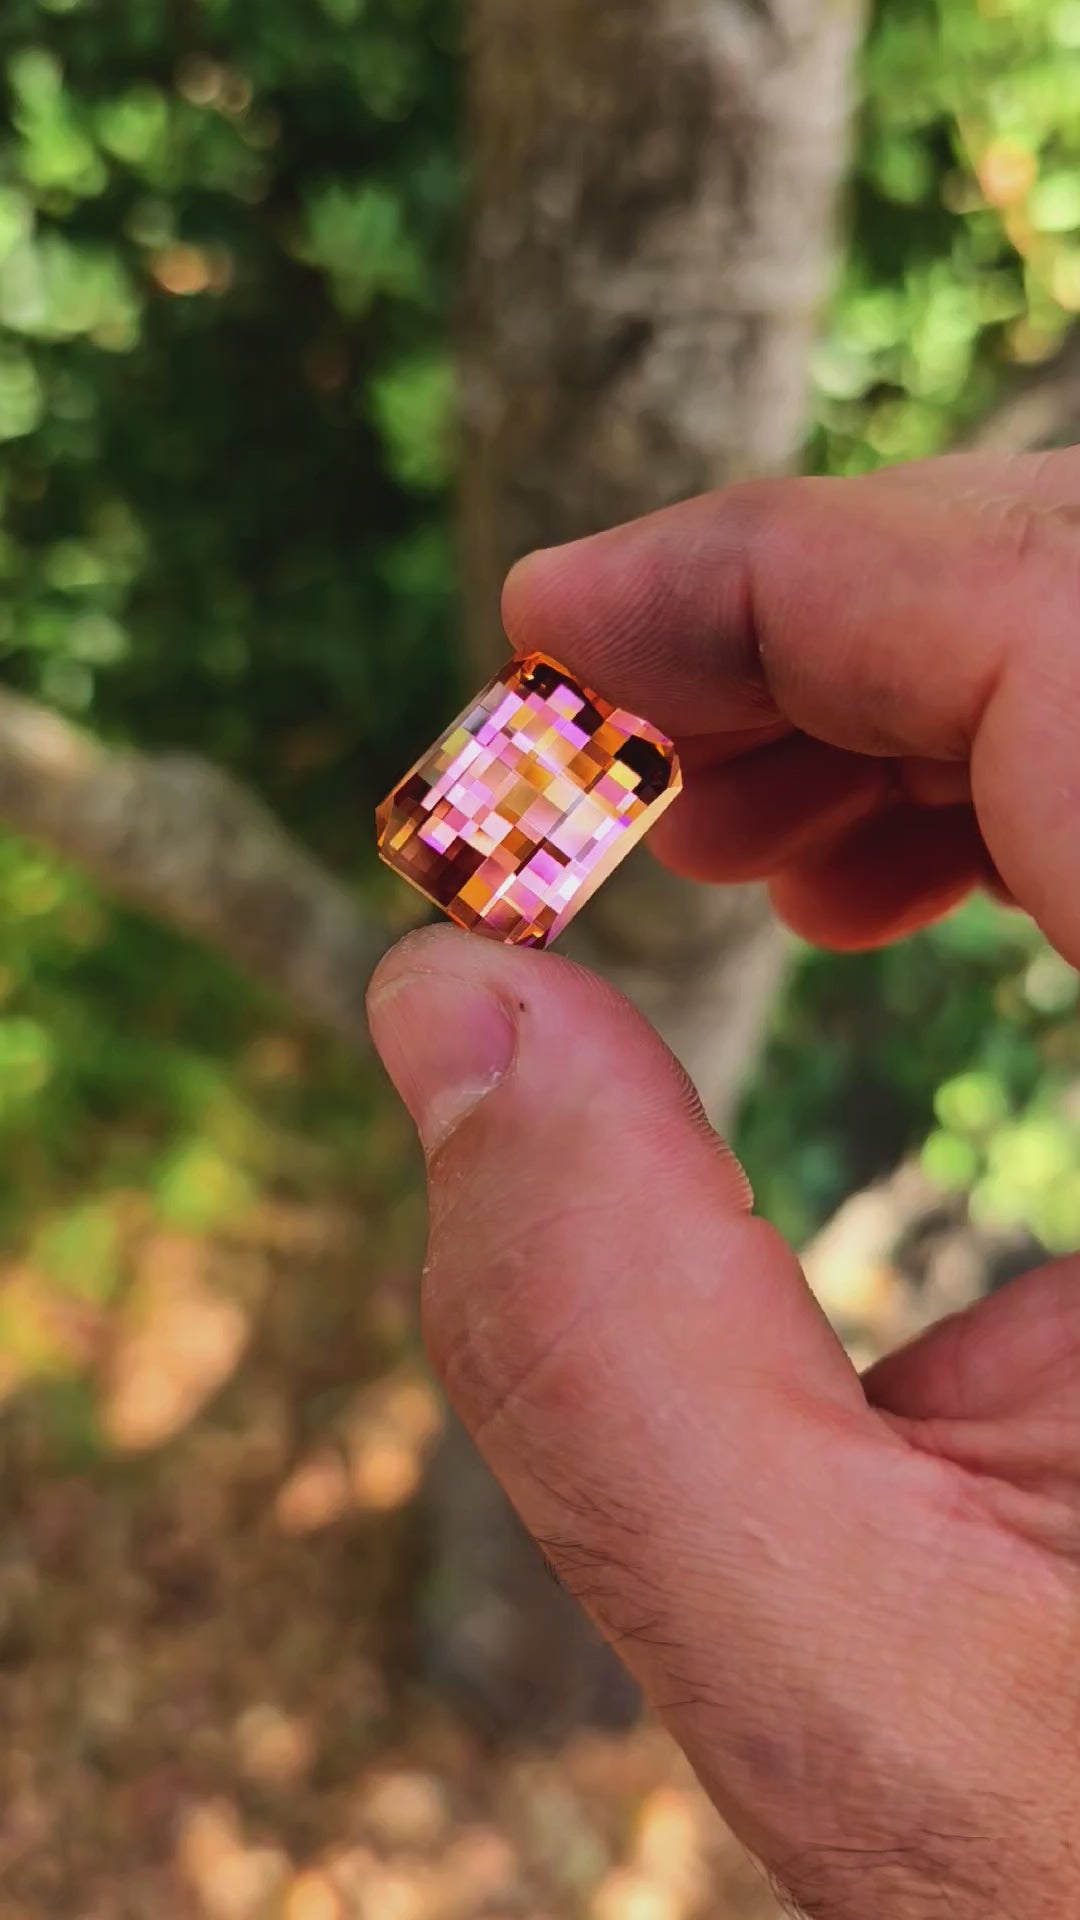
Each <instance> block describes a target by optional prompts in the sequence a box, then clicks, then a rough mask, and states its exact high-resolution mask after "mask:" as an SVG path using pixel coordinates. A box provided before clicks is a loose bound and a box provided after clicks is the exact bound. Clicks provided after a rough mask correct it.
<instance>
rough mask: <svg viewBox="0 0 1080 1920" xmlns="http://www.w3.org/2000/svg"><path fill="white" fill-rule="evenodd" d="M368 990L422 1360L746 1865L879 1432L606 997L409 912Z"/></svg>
mask: <svg viewBox="0 0 1080 1920" xmlns="http://www.w3.org/2000/svg"><path fill="white" fill-rule="evenodd" d="M369 1008H370V1018H371V1025H372V1030H373V1033H374V1037H375V1041H376V1044H377V1046H378V1048H379V1051H380V1052H381V1054H382V1057H383V1060H384V1061H385V1063H386V1066H387V1068H388V1070H389V1072H390V1074H391V1076H392V1078H393V1079H394V1081H395V1082H396V1084H397V1086H398V1088H399V1090H400V1091H401V1093H402V1094H403V1096H404V1098H405V1100H406V1102H407V1104H408V1106H409V1108H410V1110H411V1112H412V1114H413V1116H414V1118H415V1120H416V1122H417V1125H418V1128H419V1131H420V1134H421V1138H422V1140H423V1143H424V1147H425V1151H426V1154H427V1158H428V1168H429V1182H430V1215H431V1244H430V1254H429V1260H428V1264H427V1269H426V1274H425V1282H424V1319H425V1333H426V1338H427V1341H428V1345H429V1348H430V1351H431V1354H432V1358H433V1361H434V1364H435V1366H436V1367H437V1369H438V1371H439V1372H440V1374H441V1375H442V1377H443V1379H444V1381H445V1383H446V1387H447V1390H448V1392H449V1395H450V1397H451V1399H452V1400H453V1402H454V1403H455V1405H456V1406H457V1408H458V1411H459V1412H460V1414H461V1416H462V1418H463V1419H464V1421H465V1423H466V1425H467V1426H468V1427H469V1428H470V1429H471V1431H472V1433H473V1435H474V1437H475V1439H476V1441H477V1442H478V1444H479V1446H480V1448H481V1450H482V1452H483V1453H484V1454H485V1456H486V1457H487V1459H488V1461H489V1463H490V1465H491V1466H492V1468H493V1469H494V1471H495V1473H496V1474H497V1475H498V1477H499V1478H500V1479H501V1480H502V1482H503V1484H504V1485H505V1487H506V1488H507V1490H508V1492H509V1494H510V1496H511V1498H512V1500H513V1501H514V1504H515V1505H516V1506H517V1508H518V1510H519V1512H520V1513H521V1515H522V1518H523V1519H524V1521H525V1522H526V1524H527V1525H528V1527H529V1528H530V1529H531V1531H532V1532H533V1533H534V1534H535V1535H536V1537H537V1538H538V1540H539V1541H540V1544H541V1546H542V1547H543V1549H544V1551H545V1553H546V1554H547V1556H548V1558H549V1559H550V1561H551V1563H552V1565H553V1566H554V1568H555V1571H556V1572H557V1574H558V1575H559V1576H560V1578H561V1579H562V1580H563V1581H564V1583H565V1584H566V1585H567V1586H568V1587H569V1588H570V1589H571V1590H572V1591H573V1592H574V1593H575V1594H576V1595H577V1597H578V1598H579V1599H580V1600H581V1601H582V1602H583V1603H584V1605H585V1606H586V1607H587V1608H588V1610H589V1612H590V1613H591V1614H592V1615H593V1616H594V1618H595V1619H596V1621H597V1622H598V1623H599V1625H600V1627H601V1629H602V1630H603V1631H604V1632H605V1633H606V1634H607V1636H608V1637H609V1638H610V1639H611V1640H612V1641H613V1642H615V1643H616V1644H617V1645H618V1647H619V1650H620V1652H621V1654H622V1655H623V1657H624V1659H625V1660H626V1662H627V1664H628V1665H629V1666H630V1667H631V1669H632V1670H633V1672H634V1673H635V1675H636V1677H637V1678H638V1680H639V1681H640V1683H641V1685H642V1686H643V1688H644V1690H645V1692H646V1694H647V1695H648V1696H649V1697H650V1699H651V1700H652V1702H653V1704H654V1705H655V1706H656V1707H657V1708H658V1709H659V1710H660V1711H661V1712H662V1713H663V1714H664V1716H665V1718H666V1719H667V1720H668V1722H669V1724H670V1725H671V1727H672V1729H673V1731H674V1732H675V1733H676V1735H677V1737H678V1739H679V1740H680V1741H681V1743H682V1744H683V1745H684V1746H685V1747H686V1748H687V1750H688V1751H689V1752H690V1754H691V1757H692V1759H693V1760H694V1761H695V1764H696V1765H697V1766H698V1768H699V1770H700V1771H701V1773H702V1774H703V1776H704V1777H705V1779H706V1781H707V1783H708V1784H709V1785H710V1786H711V1788H712V1790H713V1791H714V1793H715V1794H716V1797H717V1798H718V1800H720V1801H721V1803H722V1804H723V1806H724V1808H725V1810H726V1811H727V1812H728V1814H729V1817H732V1818H733V1819H734V1820H735V1824H736V1825H737V1826H738V1827H739V1828H740V1829H741V1831H742V1833H743V1837H744V1838H746V1839H747V1840H748V1841H749V1843H750V1844H751V1845H754V1846H756V1847H757V1848H758V1850H759V1851H761V1852H763V1853H765V1854H766V1855H768V1854H769V1853H770V1852H771V1851H774V1850H775V1846H776V1843H777V1835H778V1833H784V1835H785V1837H786V1840H787V1841H788V1842H790V1837H791V1836H790V1824H791V1816H790V1808H788V1809H787V1811H786V1812H784V1813H783V1814H781V1812H780V1810H779V1806H778V1805H777V1806H773V1804H772V1803H773V1801H774V1800H776V1801H779V1800H782V1799H784V1798H785V1797H786V1795H785V1794H784V1793H783V1792H782V1779H783V1776H784V1774H785V1772H787V1777H788V1779H789V1784H790V1769H785V1768H784V1767H781V1768H780V1770H779V1774H778V1772H777V1766H776V1754H777V1742H778V1741H779V1740H780V1737H781V1730H782V1729H785V1728H786V1729H787V1737H788V1739H789V1741H790V1745H791V1752H792V1758H791V1767H792V1768H795V1769H798V1768H799V1767H800V1766H801V1764H802V1763H801V1760H800V1758H799V1754H800V1747H801V1744H802V1743H804V1742H805V1738H806V1733H805V1729H802V1730H800V1728H799V1726H798V1724H797V1723H795V1716H793V1710H792V1701H793V1698H794V1699H795V1700H798V1701H800V1702H809V1700H810V1699H811V1697H812V1696H813V1694H814V1691H815V1689H816V1688H820V1687H821V1686H822V1685H823V1684H825V1685H827V1686H828V1688H829V1694H830V1701H831V1703H832V1709H833V1711H835V1710H836V1709H837V1707H838V1704H839V1695H840V1694H842V1692H843V1685H844V1683H843V1682H842V1681H838V1680H837V1677H836V1676H837V1669H838V1667H839V1666H840V1664H841V1663H842V1664H843V1668H844V1671H845V1672H846V1673H847V1674H850V1673H851V1672H852V1646H853V1635H855V1636H856V1637H857V1626H858V1623H859V1621H860V1620H861V1618H862V1614H863V1610H864V1608H865V1603H866V1594H867V1577H868V1576H867V1564H866V1563H867V1559H868V1556H869V1555H870V1554H871V1553H872V1551H873V1546H872V1542H873V1539H874V1537H875V1536H876V1535H877V1534H878V1531H879V1530H878V1529H877V1528H873V1527H870V1526H868V1516H870V1515H873V1514H876V1512H877V1509H878V1504H879V1501H880V1492H879V1490H878V1489H877V1487H876V1486H875V1484H874V1473H873V1466H872V1460H873V1458H874V1457H875V1456H876V1454H877V1453H878V1452H884V1453H885V1454H887V1455H888V1456H889V1458H890V1459H891V1458H892V1456H893V1452H894V1451H895V1452H897V1453H899V1452H900V1451H902V1449H901V1447H900V1443H899V1441H896V1440H894V1439H893V1437H892V1436H891V1435H890V1434H889V1433H888V1430H887V1429H886V1428H884V1427H882V1426H881V1424H880V1423H879V1422H877V1421H876V1420H875V1419H874V1417H873V1416H872V1415H871V1414H870V1412H869V1411H868V1409H867V1406H866V1402H865V1397H864V1395H863V1392H862V1389H861V1386H860V1384H859V1382H858V1379H857V1377H856V1375H855V1374H854V1372H853V1371H852V1369H851V1368H850V1366H849V1364H848V1361H847V1360H846V1358H845V1356H844V1354H843V1352H842V1350H841V1348H840V1347H839V1345H838V1344H837V1342H836V1340H835V1338H834V1336H833V1334H832V1332H831V1331H830V1329H829V1327H828V1326H827V1324H826V1322H825V1320H824V1319H823V1317H822V1316H821V1314H820V1312H819V1310H818V1308H817V1306H816V1304H815V1302H814V1300H813V1298H812V1296H811V1294H810V1292H809V1291H808V1289H807V1287H806V1284H805V1282H804V1279H803V1277H802V1274H801V1272H800V1270H799V1267H798V1265H797V1262H796V1261H795V1258H794V1256H793V1255H792V1254H791V1252H790V1251H789V1250H788V1248H787V1247H786V1246H785V1245H784V1243H783V1242H782V1241H781V1240H780V1239H779V1238H778V1236H777V1235H776V1234H775V1233H774V1232H773V1230H772V1229H771V1228H770V1227H768V1226H767V1225H766V1224H765V1223H764V1222H762V1221H760V1220H757V1219H755V1218H753V1216H752V1214H751V1211H750V1196H749V1191H748V1187H747V1183H746V1180H745V1177H744V1175H743V1174H742V1172H741V1170H740V1168H739V1166H738V1164H737V1162H736V1161H735V1160H734V1158H733V1156H732V1155H731V1154H730V1153H729V1152H728V1150H727V1149H726V1148H725V1147H724V1146H723V1145H722V1143H721V1142H720V1141H719V1140H718V1139H717V1137H716V1136H715V1134H714V1133H713V1132H712V1131H711V1129H710V1128H709V1126H708V1124H707V1122H706V1120H705V1118H704V1115H703V1112H702V1110H701V1107H700V1105H699V1103H698V1101H697V1099H696V1096H695V1095H694V1094H693V1091H692V1089H691V1087H690V1085H689V1083H688V1081H687V1079H686V1077H685V1075H684V1074H683V1073H682V1071H681V1069H680V1068H679V1067H678V1066H677V1064H676V1062H675V1061H674V1059H673V1058H672V1056H671V1055H670V1054H669V1053H668V1052H667V1050H666V1048H665V1047H664V1046H663V1045H662V1043H661V1042H660V1040H659V1039H658V1038H657V1037H656V1035H655V1034H654V1033H652V1032H651V1030H650V1029H649V1028H648V1027H647V1026H646V1025H645V1024H644V1023H643V1022H642V1021H641V1020H640V1019H639V1018H638V1016H637V1015H636V1014H635V1013H634V1012H633V1011H632V1009H631V1008H630V1007H629V1005H628V1004H627V1003H626V1002H625V1001H623V1000H622V999H621V998H620V997H619V996H618V995H617V994H615V993H614V992H613V991H612V989H610V988H609V987H608V986H606V985H604V984H602V983H601V982H599V981H598V980H596V979H594V978H592V977H591V976H589V975H587V974H586V973H584V972H583V971H581V970H580V969H579V968H577V967H575V966H573V965H571V964H569V963H568V962H566V961H563V960H559V959H556V958H553V957H551V956H549V955H537V954H526V953H522V952H518V951H515V950H512V949H505V948H500V947H497V946H493V945H488V944H486V943H484V942H481V941H477V940H470V939H468V938H467V937H466V936H463V935H461V934H457V933H453V932H451V931H448V930H445V931H444V930H437V931H436V930H430V931H426V932H424V933H421V934H419V935H414V936H412V937H411V938H410V939H408V940H407V941H406V942H405V943H404V945H403V946H401V947H399V948H398V949H397V950H396V952H394V953H393V954H391V955H390V956H389V958H388V959H387V960H385V961H384V962H383V964H382V966H381V967H380V969H379V971H378V973H377V975H376V977H375V980H374V981H373V983H372V987H371V991H370V996H369ZM864 1637H865V1636H864ZM874 1657H875V1656H874V1654H873V1652H872V1651H871V1650H870V1649H868V1650H867V1664H869V1663H870V1662H871V1661H872V1660H873V1659H874ZM857 1664H858V1663H857V1662H856V1665H857ZM864 1673H865V1668H864ZM819 1674H822V1675H823V1676H824V1679H819V1677H818V1676H819ZM770 1836H771V1840H772V1845H771V1846H770Z"/></svg>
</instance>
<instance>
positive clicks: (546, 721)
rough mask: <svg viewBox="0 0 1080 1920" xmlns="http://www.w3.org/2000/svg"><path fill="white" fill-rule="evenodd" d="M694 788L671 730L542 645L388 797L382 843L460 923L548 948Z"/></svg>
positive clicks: (379, 816) (510, 668) (501, 677)
mask: <svg viewBox="0 0 1080 1920" xmlns="http://www.w3.org/2000/svg"><path fill="white" fill-rule="evenodd" d="M681 788H682V774H681V769H680V766H679V758H678V754H677V753H676V750H675V747H674V744H673V743H672V741H670V740H669V739H668V738H667V737H666V735H664V734H662V733H661V732H660V731H659V730H658V728H656V727H653V726H652V725H651V724H650V723H649V722H648V721H646V720H643V719H641V718H639V717H638V716H637V715H636V714H632V713H629V712H627V711H626V710H625V709H623V708H619V707H615V706H613V705H612V704H611V703H610V702H609V701H606V700H604V699H603V698H602V697H601V696H600V695H599V694H597V693H594V692H592V691H591V689H589V688H588V687H585V686H584V685H583V684H582V683H581V682H580V681H578V680H577V679H575V677H574V676H573V675H572V674H570V673H569V672H568V671H567V670H566V668H565V667H562V666H560V664H559V663H558V661H556V660H553V659H551V658H550V656H549V655H547V654H543V653H530V654H526V655H524V656H522V657H520V658H518V659H516V660H512V661H510V662H509V663H508V664H507V666H506V667H504V669H503V671H502V672H501V673H499V674H497V675H496V676H495V678H494V679H493V680H492V681H490V682H489V683H488V685H487V686H486V687H485V688H484V689H483V690H482V692H481V693H480V694H478V695H477V697H476V699H475V700H474V701H473V702H472V703H471V704H470V705H469V706H468V707H466V708H465V710H464V712H463V713H461V714H459V716H458V718H457V719H456V720H455V721H454V723H453V724H452V725H451V726H450V727H448V728H447V729H446V731H445V733H443V734H442V735H440V737H439V739H438V740H437V741H436V742H435V744H434V746H432V747H431V748H430V749H429V751H428V752H427V753H425V754H423V755H422V756H421V758H420V759H419V760H418V761H417V762H416V764H415V766H413V767H411V768H410V770H409V772H408V773H407V774H406V775H405V777H404V779H403V780H402V781H400V782H399V784H398V785H397V786H396V787H395V788H394V789H393V791H392V792H391V793H390V794H388V795H387V798H386V799H385V800H384V801H383V802H382V804H381V806H380V807H379V808H378V809H377V811H376V830H377V835H378V847H379V853H380V856H381V858H382V859H383V860H384V861H385V862H386V864H387V865H388V866H389V867H391V868H392V869H393V871H394V872H395V873H398V874H400V875H401V877H402V878H403V879H405V880H408V881H409V882H410V884H411V885H412V886H414V887H416V888H417V889H418V890H419V892H421V893H422V894H423V895H424V896H425V897H426V898H427V899H428V900H431V901H432V902H433V903H434V904H435V905H436V906H439V907H441V908H442V909H443V911H444V912H445V913H447V914H448V915H449V917H450V919H451V920H453V921H454V922H455V923H456V924H457V925H458V926H460V927H464V928H466V929H468V930H469V931H471V932H475V933H480V934H483V935H484V936H485V937H486V938H488V939H493V940H501V941H504V942H507V943H509V944H512V945H517V946H532V947H545V946H549V945H550V944H551V943H552V941H554V940H556V939H558V937H559V935H560V934H561V933H562V932H563V930H564V929H565V927H566V926H568V925H569V923H570V921H571V920H572V919H573V917H574V915H575V914H576V913H578V912H579V911H580V909H581V907H583V906H584V904H585V902H586V901H587V900H588V899H590V898H591V897H592V895H593V894H594V893H595V892H596V890H597V888H598V887H599V886H601V885H602V884H603V882H604V881H605V880H606V879H607V878H609V876H610V875H611V874H612V873H613V872H614V871H615V869H616V867H618V866H619V865H620V864H621V862H622V861H623V860H624V859H625V858H626V855H627V854H628V853H630V852H631V850H632V849H633V848H634V847H635V846H637V844H638V842H639V841H640V840H642V839H643V838H644V836H645V834H646V833H648V831H649V830H650V828H651V827H652V826H653V825H655V823H656V821H657V820H658V819H659V817H660V815H661V814H662V813H663V812H664V811H665V810H666V809H667V807H669V806H670V805H671V803H672V801H673V800H674V799H675V798H676V797H677V795H678V794H679V792H680V791H681Z"/></svg>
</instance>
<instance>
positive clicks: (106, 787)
mask: <svg viewBox="0 0 1080 1920" xmlns="http://www.w3.org/2000/svg"><path fill="white" fill-rule="evenodd" d="M0 820H2V821H3V823H4V825H5V826H6V827H10V828H11V829H13V831H15V832H16V833H21V834H23V835H25V837H26V838H27V839H28V840H33V841H35V842H37V843H38V845H40V846H42V847H44V848H45V849H46V850H47V851H48V852H49V853H53V854H58V855H59V856H60V857H61V858H63V859H67V860H71V861H73V862H74V863H75V865H77V866H79V867H81V868H82V870H83V871H84V872H85V873H88V874H90V875H92V877H93V878H94V879H95V880H97V881H98V882H99V883H100V884H101V885H102V886H103V887H104V888H105V889H106V890H107V891H108V892H109V893H112V894H114V895H116V896H117V897H118V898H120V899H122V900H127V901H129V902H130V903H131V905H132V906H137V907H140V908H142V909H143V911H144V912H146V913H149V914H152V915H153V916H154V918H155V919H158V920H162V921H164V923H165V924H166V925H167V926H172V927H175V928H177V929H178V930H179V931H180V932H182V933H188V934H194V935H196V936H197V937H198V938H199V939H201V940H204V941H205V942H206V943H207V945H208V946H211V947H214V948H216V949H217V950H218V951H219V952H221V953H224V954H227V955H228V956H229V958H230V959H232V960H235V961H236V962H237V964H238V965H239V966H241V967H242V968H244V970H245V971H246V972H247V973H249V974H250V975H251V976H252V977H253V978H254V979H257V980H260V981H262V983H263V984H264V985H265V986H267V987H269V988H271V989H272V990H273V991H274V992H276V993H279V994H280V995H281V996H282V998H283V999H284V1000H286V1001H287V1002H288V1003H290V1004H291V1005H292V1006H293V1007H295V1008H296V1009H297V1010H298V1011H299V1012H300V1013H301V1014H303V1015H305V1016H306V1017H307V1018H309V1019H310V1020H312V1021H314V1022H315V1023H316V1024H317V1025H319V1026H321V1027H323V1028H324V1029H326V1030H327V1031H328V1032H330V1033H333V1034H334V1035H335V1036H336V1037H337V1038H339V1039H343V1040H345V1041H347V1042H348V1043H349V1044H350V1045H352V1046H354V1047H356V1048H357V1049H358V1050H364V1049H366V1047H367V1045H368V1033H367V1023H366V1020H365V1017H364V988H365V986H366V984H367V980H368V976H369V974H370V973H371V970H372V968H373V967H374V965H375V962H376V960H377V959H378V958H379V955H380V953H381V952H382V951H383V949H384V948H385V946H386V936H385V933H384V931H383V929H382V928H380V927H379V926H378V924H377V923H373V922H372V921H370V920H369V919H368V918H367V916H366V915H365V914H364V912H363V909H362V907H361V906H360V905H359V903H358V902H357V901H356V900H354V898H353V896H352V895H351V894H350V893H349V892H348V890H347V889H346V888H345V887H344V886H343V885H342V884H341V883H340V882H339V881H337V880H335V879H334V878H333V876H332V875H331V874H330V873H328V872H327V871H326V869H325V868H324V867H321V866H320V865H319V863H318V862H317V861H316V860H315V859H313V858H312V856H311V855H310V854H308V853H306V852H305V850H304V849H303V848H302V847H301V846H299V845H298V843H297V842H296V841H295V840H293V839H292V838H291V837H290V836H289V835H288V834H287V833H286V832H285V830H284V828H283V827H281V826H280V825H279V824H278V822H277V821H276V820H275V819H274V818H273V816H272V815H271V814H270V813H268V812H267V810H266V808H265V807H263V806H262V805H261V804H260V802H259V801H258V800H256V798H255V796H254V795H253V794H251V793H249V792H247V790H246V789H245V788H243V787H241V786H240V785H238V783H237V782H236V781H234V780H232V779H230V778H229V776H228V775H227V774H225V773H222V772H221V771H220V770H219V769H218V768H217V767H213V766H210V765H209V764H208V763H207V762H205V761H202V760H198V759H196V758H195V757H194V756H188V755H180V754H175V755H162V756H161V757H159V758H150V757H149V756H147V755H145V754H140V753H130V752H121V751H117V750H110V749H109V748H107V747H103V746H101V745H100V744H99V743H98V742H97V741H95V740H92V739H91V738H90V736H89V735H88V734H85V733H82V732H80V730H79V729H78V728H76V727H73V726H71V725H70V724H69V723H68V722H67V721H66V720H62V719H61V718H60V716H59V714H55V713H50V712H48V711H47V709H45V708H44V707H40V706H37V705H36V704H35V703H34V702H33V701H30V700H24V699H21V698H20V697H19V696H18V695H17V694H13V693H0Z"/></svg>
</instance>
